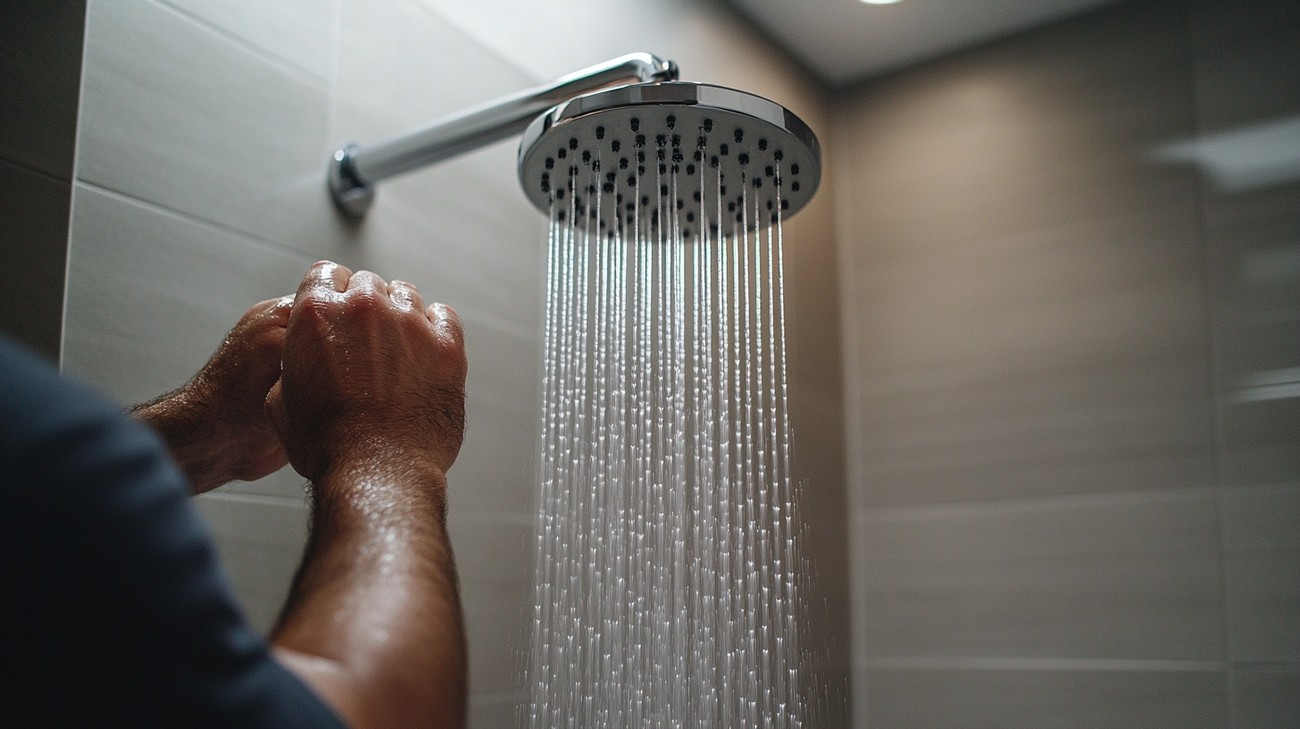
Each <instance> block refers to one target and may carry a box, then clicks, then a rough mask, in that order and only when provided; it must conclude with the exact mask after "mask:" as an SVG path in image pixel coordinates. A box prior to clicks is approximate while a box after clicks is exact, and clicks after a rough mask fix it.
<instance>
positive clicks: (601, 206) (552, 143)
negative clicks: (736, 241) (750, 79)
mask: <svg viewBox="0 0 1300 729" xmlns="http://www.w3.org/2000/svg"><path fill="white" fill-rule="evenodd" d="M820 178H821V151H820V145H819V144H818V142H817V137H816V136H815V135H814V134H813V132H812V130H811V129H809V127H808V125H807V124H805V123H804V122H803V120H801V119H800V118H799V117H797V116H795V115H794V113H792V112H791V111H789V110H788V109H786V108H784V107H782V106H781V105H779V104H777V103H774V102H772V101H769V100H767V99H764V98H762V97H760V96H755V95H753V94H748V93H745V92H743V91H737V90H735V89H729V88H726V87H722V86H712V85H708V84H700V83H692V82H685V81H669V82H662V83H641V84H632V85H627V86H619V87H616V88H612V89H607V90H603V91H597V92H594V93H590V94H586V95H584V96H579V97H576V98H574V99H571V100H569V101H566V102H564V103H562V104H560V105H558V106H556V107H555V108H553V109H551V110H550V111H548V112H546V113H544V114H543V115H542V116H540V117H538V118H537V119H536V120H534V121H533V123H532V124H530V125H529V126H528V128H527V129H526V130H525V131H524V136H523V141H522V142H521V144H520V147H519V180H520V182H521V184H522V185H523V188H524V193H525V194H526V195H527V196H528V199H529V200H531V201H532V203H533V205H535V206H536V207H537V208H538V209H540V210H541V211H543V212H546V213H551V211H552V209H553V206H554V209H555V215H556V216H557V217H559V218H561V219H564V218H566V217H567V218H569V219H570V220H578V219H583V218H585V219H587V220H591V221H595V222H596V224H597V225H598V226H599V227H600V228H602V229H604V230H606V231H609V232H613V231H615V230H618V229H633V227H634V226H637V225H649V226H653V227H667V226H668V225H672V226H674V227H676V228H678V229H680V230H681V232H682V233H683V235H684V236H685V237H689V236H690V235H691V234H692V232H698V231H700V230H701V229H702V226H704V225H707V226H709V228H710V229H721V230H722V231H723V232H727V231H730V230H732V229H733V228H732V226H745V227H748V228H753V227H757V226H759V225H763V224H767V223H769V222H775V221H776V220H777V219H778V214H779V215H781V216H784V217H788V216H790V215H793V214H794V213H795V212H797V211H798V210H799V209H800V208H802V207H803V206H804V205H805V204H807V202H808V200H809V199H811V198H812V195H813V193H814V192H815V191H816V190H817V184H818V182H819V181H820Z"/></svg>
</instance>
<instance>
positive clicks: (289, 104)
mask: <svg viewBox="0 0 1300 729" xmlns="http://www.w3.org/2000/svg"><path fill="white" fill-rule="evenodd" d="M87 27H88V32H87V36H86V39H87V40H86V78H85V93H84V94H83V97H82V112H81V113H82V122H81V130H82V132H81V139H80V147H79V155H80V156H79V162H78V165H79V167H78V176H79V178H80V179H82V180H85V181H87V182H90V183H93V184H96V185H99V186H102V187H105V188H107V189H110V190H114V191H117V192H121V193H123V194H126V195H130V196H133V197H137V198H140V199H142V200H146V201H148V202H152V203H155V204H157V205H160V206H162V207H165V208H168V209H172V210H177V211H179V212H184V213H187V214H189V215H192V216H194V217H196V218H199V219H202V220H206V221H208V222H210V223H213V224H215V225H219V226H222V227H226V228H231V229H234V230H237V231H240V232H241V233H244V234H247V235H250V236H253V237H258V238H262V239H266V240H274V241H277V242H278V243H280V244H285V245H291V246H295V247H297V248H299V249H300V250H305V251H308V252H311V253H314V254H316V255H332V256H337V255H338V253H339V252H340V251H345V250H347V249H346V247H345V246H343V245H331V243H336V242H340V243H341V242H342V241H341V239H342V238H343V235H342V232H341V231H342V230H343V229H342V228H340V227H339V225H338V223H337V221H336V220H335V219H334V217H333V215H332V211H331V209H330V207H329V206H330V203H329V201H328V199H327V198H326V197H325V195H324V194H323V193H322V187H323V184H324V183H323V180H324V172H325V162H326V160H327V159H328V154H329V153H330V151H331V149H332V148H331V146H330V144H329V142H328V141H327V138H326V129H327V125H328V118H329V117H328V113H329V106H328V102H329V99H328V95H327V92H326V90H325V89H323V88H322V87H320V86H319V85H317V84H315V83H312V82H309V81H307V80H305V79H304V77H303V76H302V75H301V74H297V73H292V72H290V71H288V70H286V69H285V68H283V66H282V65H281V64H279V63H276V62H275V61H272V60H269V59H267V58H265V57H264V56H262V55H260V54H257V53H254V52H253V51H251V50H250V49H248V48H247V47H246V46H244V45H241V44H239V43H236V42H235V41H233V40H231V39H229V38H227V37H226V36H224V35H222V34H220V33H218V32H217V31H215V30H213V29H211V28H210V27H209V26H207V25H205V24H203V23H200V22H198V21H197V20H195V19H194V18H192V17H190V16H188V15H184V14H182V13H180V12H178V11H176V10H174V9H173V8H171V7H169V6H165V5H159V4H156V3H154V2H151V1H150V0H122V1H121V2H107V3H92V4H91V6H90V12H89V18H88V21H87Z"/></svg>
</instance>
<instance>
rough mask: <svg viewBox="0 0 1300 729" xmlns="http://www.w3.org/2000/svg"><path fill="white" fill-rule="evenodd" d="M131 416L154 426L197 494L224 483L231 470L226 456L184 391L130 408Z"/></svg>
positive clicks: (202, 416)
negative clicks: (225, 460)
mask: <svg viewBox="0 0 1300 729" xmlns="http://www.w3.org/2000/svg"><path fill="white" fill-rule="evenodd" d="M129 412H130V414H131V417H133V418H135V419H136V420H138V421H140V422H142V423H144V424H145V425H148V426H150V427H152V428H153V429H154V430H155V431H157V432H158V434H159V435H161V436H162V439H163V442H164V443H165V444H166V445H167V450H168V452H169V453H170V454H171V457H172V460H174V461H176V464H177V465H178V466H180V468H181V471H182V472H183V473H184V474H185V476H186V478H188V479H189V482H190V487H191V489H192V490H193V492H194V493H196V494H201V493H203V492H205V491H210V490H211V489H214V488H216V487H218V486H220V485H222V484H223V483H225V481H226V479H225V477H224V475H223V473H224V471H225V470H227V469H226V468H225V466H224V464H223V462H222V454H221V453H220V452H219V451H218V450H217V449H216V448H214V447H213V442H214V439H213V438H211V437H210V436H209V435H208V433H207V431H208V429H209V428H210V427H211V424H205V422H204V420H205V416H204V413H202V412H200V408H199V407H198V406H197V405H196V404H195V403H193V402H191V398H189V397H188V396H187V394H186V392H185V389H184V388H181V389H180V390H176V391H174V392H170V393H167V394H166V395H163V396H162V397H159V398H158V399H156V400H153V401H151V402H147V403H142V404H140V405H135V406H133V407H132V408H130V411H129Z"/></svg>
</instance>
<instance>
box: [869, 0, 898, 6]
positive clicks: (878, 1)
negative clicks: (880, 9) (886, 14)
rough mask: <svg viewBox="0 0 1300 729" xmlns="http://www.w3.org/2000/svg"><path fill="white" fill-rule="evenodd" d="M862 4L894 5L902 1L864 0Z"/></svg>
mask: <svg viewBox="0 0 1300 729" xmlns="http://www.w3.org/2000/svg"><path fill="white" fill-rule="evenodd" d="M862 2H864V3H866V4H868V5H893V4H894V3H896V2H900V0H862Z"/></svg>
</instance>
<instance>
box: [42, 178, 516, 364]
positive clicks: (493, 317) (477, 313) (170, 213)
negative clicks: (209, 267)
mask: <svg viewBox="0 0 1300 729" xmlns="http://www.w3.org/2000/svg"><path fill="white" fill-rule="evenodd" d="M72 187H73V192H74V195H73V199H74V200H75V199H76V195H75V190H76V188H77V187H83V188H85V189H87V190H90V191H93V192H96V193H99V194H101V195H104V196H106V197H110V198H113V199H114V200H118V201H119V202H123V203H126V204H129V205H135V206H138V207H141V208H144V209H145V210H148V211H150V212H152V213H156V214H158V215H162V216H164V217H169V218H172V219H175V220H179V221H182V222H184V223H187V224H190V225H197V226H201V227H205V228H210V229H212V230H216V231H218V232H220V233H223V234H226V235H230V236H233V237H235V238H239V239H240V240H243V241H249V242H252V243H255V244H257V245H260V246H263V247H265V248H267V249H270V250H271V251H272V252H275V253H279V254H281V255H285V256H290V257H293V258H298V259H301V260H302V261H305V262H306V263H304V264H303V267H304V269H305V268H306V266H307V265H309V264H310V263H312V262H314V261H316V260H317V259H319V258H320V256H319V255H317V254H314V253H309V252H307V251H302V250H299V249H297V248H294V247H293V246H289V245H286V244H284V243H280V242H279V241H276V240H272V239H270V238H265V237H262V236H260V235H256V234H254V233H249V232H248V231H244V230H240V229H238V228H232V227H230V226H228V225H224V224H222V223H219V222H217V221H215V220H210V219H208V218H203V217H200V216H197V215H194V214H192V213H189V212H186V211H183V210H176V209H174V208H169V207H165V206H163V205H159V204H158V203H155V202H152V201H150V200H145V199H143V198H139V197H136V196H134V195H132V194H130V193H127V192H123V191H121V190H117V189H114V188H111V187H107V186H104V185H102V184H99V183H95V182H89V181H87V180H74V182H73V184H72ZM69 228H71V225H69ZM69 248H71V238H69ZM64 296H65V297H66V296H67V293H66V284H65V293H64ZM456 311H458V312H460V313H461V314H463V315H464V316H465V317H466V318H471V319H474V320H475V321H476V322H477V323H479V324H483V325H485V326H488V327H491V328H494V329H497V330H499V331H501V332H503V333H505V334H509V335H511V336H515V337H519V338H520V339H524V340H527V341H530V342H531V341H536V338H537V336H538V333H537V331H536V330H535V329H534V328H532V327H529V326H527V325H525V324H523V323H521V322H516V321H512V320H510V319H506V318H504V317H502V316H500V315H498V314H494V313H492V312H489V311H486V310H484V309H480V308H478V307H476V306H472V305H469V304H457V305H456Z"/></svg>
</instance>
